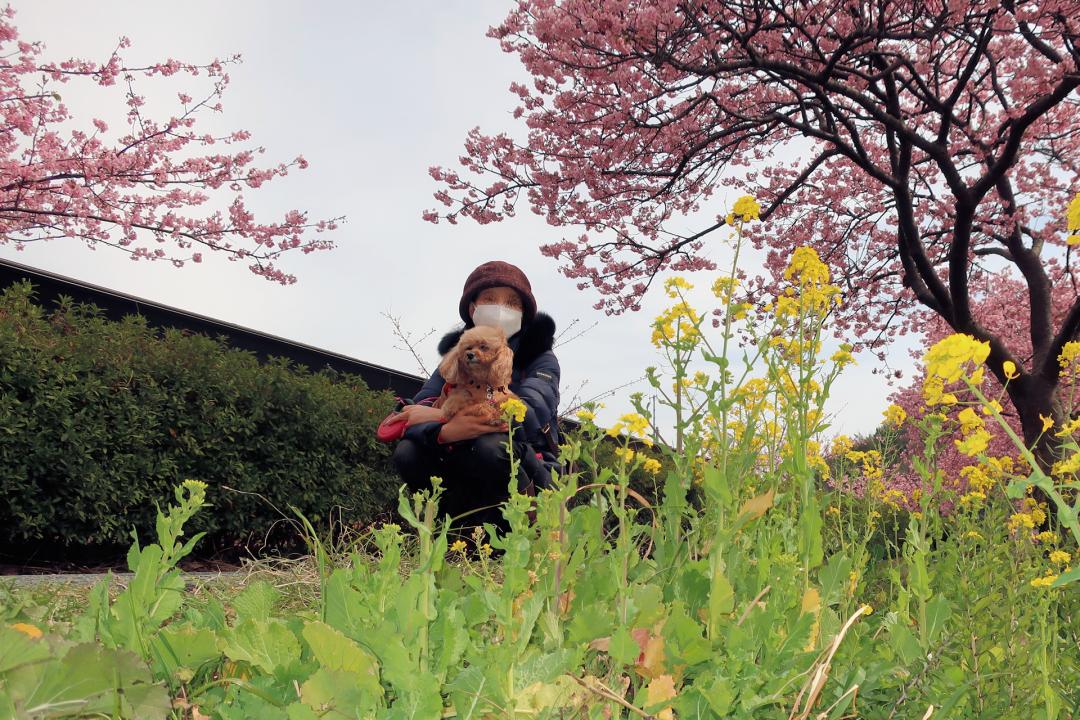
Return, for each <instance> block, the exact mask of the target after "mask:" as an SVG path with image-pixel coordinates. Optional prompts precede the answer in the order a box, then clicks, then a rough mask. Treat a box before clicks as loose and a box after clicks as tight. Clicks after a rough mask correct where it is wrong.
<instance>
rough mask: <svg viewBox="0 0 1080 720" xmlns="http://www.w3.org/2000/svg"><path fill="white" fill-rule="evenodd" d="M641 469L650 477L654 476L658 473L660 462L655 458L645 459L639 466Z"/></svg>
mask: <svg viewBox="0 0 1080 720" xmlns="http://www.w3.org/2000/svg"><path fill="white" fill-rule="evenodd" d="M641 469H642V470H644V471H645V472H647V473H649V474H650V475H656V474H658V473H659V472H660V461H659V460H657V459H656V458H646V459H645V462H643V463H642V464H641Z"/></svg>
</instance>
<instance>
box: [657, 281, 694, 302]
mask: <svg viewBox="0 0 1080 720" xmlns="http://www.w3.org/2000/svg"><path fill="white" fill-rule="evenodd" d="M693 289H694V286H693V285H691V284H690V283H689V282H687V281H686V279H685V278H681V277H671V278H668V279H667V280H665V281H664V290H665V291H666V292H667V295H668V297H669V298H677V297H679V291H680V290H693Z"/></svg>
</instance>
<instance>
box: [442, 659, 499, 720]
mask: <svg viewBox="0 0 1080 720" xmlns="http://www.w3.org/2000/svg"><path fill="white" fill-rule="evenodd" d="M447 689H448V690H449V691H450V699H451V700H452V701H453V703H454V710H455V711H456V712H457V717H458V720H473V718H481V717H483V716H484V715H485V714H486V713H489V712H493V711H494V710H495V707H494V706H493V705H492V703H491V701H490V700H489V699H488V697H487V694H486V693H487V692H488V682H487V677H486V676H485V675H484V671H483V670H481V669H480V668H479V667H477V666H475V665H471V666H469V667H467V668H465V669H464V670H462V671H461V672H459V673H458V674H457V677H456V678H454V681H453V682H452V683H450V684H449V685H447Z"/></svg>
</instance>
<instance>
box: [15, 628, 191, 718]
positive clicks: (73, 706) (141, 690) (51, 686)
mask: <svg viewBox="0 0 1080 720" xmlns="http://www.w3.org/2000/svg"><path fill="white" fill-rule="evenodd" d="M20 681H21V682H20V683H17V684H15V685H14V686H12V687H10V689H11V691H12V695H13V697H14V698H15V700H16V703H17V704H18V705H19V706H21V715H22V716H27V717H50V716H52V717H56V716H60V715H80V716H82V715H94V714H101V715H112V714H113V713H114V709H115V708H116V707H117V706H119V705H122V706H123V707H125V708H126V709H127V711H126V712H125V713H123V715H125V716H132V717H139V718H141V717H164V716H165V715H166V714H167V713H168V711H169V709H170V708H171V703H170V700H169V693H168V691H167V690H166V689H165V688H164V687H162V686H160V685H155V684H153V682H152V681H151V678H150V672H149V670H148V669H147V667H146V666H145V665H144V664H143V662H142V661H141V660H140V659H139V657H138V656H137V655H135V654H133V653H130V652H127V651H126V650H109V649H107V648H103V647H101V646H100V645H92V644H89V643H86V644H83V645H76V646H75V647H73V648H72V649H71V650H70V651H68V653H67V655H65V656H64V658H63V659H62V660H57V661H53V662H51V663H47V664H45V665H41V666H38V667H36V668H34V673H33V674H32V675H23V676H22V677H21V678H20ZM28 681H29V684H30V686H29V688H27V683H28ZM20 688H21V689H22V690H26V689H29V690H30V691H29V692H26V693H25V694H23V693H20V692H19V690H20ZM20 695H21V696H22V698H23V699H22V701H21V702H20V701H19V697H20Z"/></svg>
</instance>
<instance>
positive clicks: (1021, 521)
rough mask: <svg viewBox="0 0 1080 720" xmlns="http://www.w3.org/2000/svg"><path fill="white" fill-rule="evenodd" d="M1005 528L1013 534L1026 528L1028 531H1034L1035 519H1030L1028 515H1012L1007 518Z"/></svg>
mask: <svg viewBox="0 0 1080 720" xmlns="http://www.w3.org/2000/svg"><path fill="white" fill-rule="evenodd" d="M1007 527H1008V528H1009V531H1010V532H1015V531H1016V530H1019V529H1021V528H1027V529H1028V530H1034V529H1035V518H1033V517H1031V515H1029V514H1028V513H1013V514H1012V515H1011V516H1010V517H1009V522H1008V525H1007Z"/></svg>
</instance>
